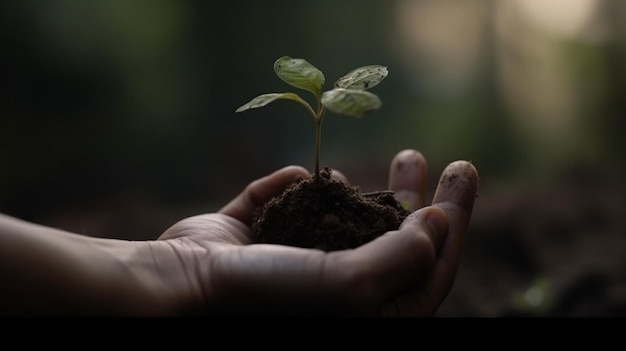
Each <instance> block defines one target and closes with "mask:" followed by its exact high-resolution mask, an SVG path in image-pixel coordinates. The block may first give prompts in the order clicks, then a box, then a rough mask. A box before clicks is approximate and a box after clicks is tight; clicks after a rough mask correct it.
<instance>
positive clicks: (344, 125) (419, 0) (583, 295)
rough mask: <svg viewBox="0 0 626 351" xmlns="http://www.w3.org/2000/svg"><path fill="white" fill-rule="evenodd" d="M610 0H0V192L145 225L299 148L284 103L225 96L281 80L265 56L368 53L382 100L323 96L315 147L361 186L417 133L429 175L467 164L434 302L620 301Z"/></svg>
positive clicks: (304, 128)
mask: <svg viewBox="0 0 626 351" xmlns="http://www.w3.org/2000/svg"><path fill="white" fill-rule="evenodd" d="M625 16H626V2H623V1H619V0H580V1H567V0H549V1H533V0H506V1H498V0H491V1H489V0H470V1H465V0H462V1H453V0H437V1H434V0H429V1H427V0H393V1H392V0H379V1H374V0H342V1H333V0H318V1H308V0H305V1H278V0H268V1H237V0H234V1H233V0H229V1H199V0H197V1H191V0H187V1H183V0H180V1H174V0H172V1H166V0H134V1H122V0H115V1H110V0H108V1H105V0H93V1H78V0H55V1H43V0H42V1H35V0H25V1H13V0H9V1H3V2H1V3H0V40H1V46H0V50H1V52H0V53H1V54H0V212H3V213H6V214H10V215H13V216H17V217H19V218H22V219H26V220H30V221H34V222H37V223H41V224H46V225H51V226H55V227H59V228H63V229H67V230H71V231H75V232H79V233H83V234H87V235H92V236H100V237H111V238H121V239H154V238H156V237H158V236H159V235H160V233H161V232H163V231H164V230H165V229H166V228H167V227H168V226H169V225H171V224H173V223H174V222H175V221H176V220H178V219H180V218H183V217H185V216H189V215H194V214H197V213H201V212H208V211H215V210H217V209H218V208H219V207H220V206H222V205H223V204H225V203H226V202H227V201H228V200H230V199H231V198H232V197H234V196H235V195H236V194H238V193H239V192H240V191H241V190H242V189H243V187H244V186H245V185H247V184H248V183H249V182H250V181H252V180H254V179H256V178H258V177H261V176H264V175H266V174H267V173H269V172H271V171H273V170H275V169H277V168H279V167H282V166H285V165H288V164H300V165H303V166H305V167H307V168H308V169H312V168H313V145H314V134H313V133H314V124H313V121H312V120H311V118H310V117H309V116H308V115H307V113H306V111H305V110H304V109H302V108H301V107H300V106H299V105H297V104H294V103H291V102H277V103H273V104H272V105H270V106H268V107H264V108H262V109H258V110H251V111H247V112H245V113H243V114H235V112H234V111H235V109H236V108H237V107H239V106H240V105H242V104H243V103H245V102H247V101H248V100H250V99H251V98H253V97H255V96H257V95H259V94H261V93H266V92H282V91H294V89H295V88H292V87H290V86H288V85H286V84H285V83H284V82H282V81H281V80H280V79H278V78H277V77H276V76H275V74H274V72H273V62H274V61H275V60H276V59H277V58H278V57H280V56H283V55H288V56H292V57H300V58H304V59H306V60H308V61H309V62H311V63H312V64H314V65H315V66H316V67H318V68H319V69H320V70H322V72H323V73H324V74H325V76H326V85H325V87H326V88H327V89H328V88H330V87H331V86H332V83H333V82H334V81H335V80H336V79H337V78H339V77H340V76H341V75H343V74H345V73H347V72H348V71H350V70H352V69H353V68H356V67H358V66H363V65H369V64H382V65H386V66H388V67H389V72H390V73H389V76H388V77H387V78H386V79H385V81H384V82H383V83H381V84H380V85H379V86H377V87H375V88H374V89H373V90H372V92H374V93H376V94H378V95H379V96H380V98H381V99H382V101H383V108H382V109H381V110H380V111H376V112H374V113H373V114H371V115H369V116H367V117H365V118H363V119H352V118H350V117H346V116H340V115H335V114H332V113H329V114H328V115H327V118H326V120H325V124H324V126H323V133H322V149H321V164H322V166H329V167H332V168H336V169H340V170H341V171H342V172H344V173H345V174H346V175H347V176H348V178H349V179H350V181H351V183H352V184H354V185H358V186H360V187H361V188H362V189H363V190H365V191H371V190H377V189H380V188H384V187H386V181H387V171H388V166H389V161H390V159H391V157H392V156H393V155H394V154H395V153H396V152H398V151H399V150H401V149H403V148H414V149H417V150H420V151H421V152H422V153H424V155H425V156H426V157H427V159H428V161H429V177H430V184H431V187H430V188H431V189H430V191H431V196H432V192H433V191H434V186H435V184H436V182H437V179H438V177H439V175H440V173H441V171H442V170H443V168H444V167H445V166H446V165H447V164H448V163H450V162H452V161H454V160H458V159H465V160H471V161H472V162H473V163H474V164H475V166H476V167H477V168H478V170H479V173H480V177H481V183H480V189H479V197H478V199H477V200H476V207H475V212H474V216H473V218H472V224H471V229H470V233H469V236H468V240H467V245H466V251H465V256H464V259H463V263H462V266H461V267H460V270H459V274H458V279H457V282H456V285H455V287H454V289H453V291H452V293H451V294H450V297H449V298H448V300H447V301H446V302H445V303H444V305H443V306H442V308H441V309H440V311H439V313H438V315H439V316H441V317H472V316H478V317H499V316H582V317H588V316H592V317H594V316H622V315H625V314H626V258H624V251H625V249H626V238H625V235H626V230H625V229H626V225H625V224H624V218H625V217H626V201H625V199H626V186H625V185H624V179H625V178H624V175H625V173H626V165H625V163H624V160H626V157H625V156H626V155H625V153H626V147H625V145H624V143H625V142H624V130H625V128H626V122H625V121H626V120H625V116H624V114H625V110H626V104H624V98H626V96H625V91H626V89H625V88H626V81H625V79H626V65H625V63H626V61H625V60H626V51H625V50H626V28H625V27H624V26H625V23H626V22H624V21H623V19H624V18H625ZM296 92H298V93H299V94H300V95H301V96H302V97H303V98H305V99H309V96H308V93H307V92H303V91H296Z"/></svg>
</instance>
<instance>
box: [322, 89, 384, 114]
mask: <svg viewBox="0 0 626 351" xmlns="http://www.w3.org/2000/svg"><path fill="white" fill-rule="evenodd" d="M322 104H324V106H326V108H328V109H329V110H331V111H333V112H335V113H339V114H344V115H348V116H352V117H357V118H360V117H363V116H364V115H366V114H367V113H369V112H372V111H374V110H377V109H379V108H380V107H381V106H382V102H381V101H380V99H379V98H378V96H376V95H375V94H372V93H370V92H369V91H365V90H359V89H344V88H335V89H332V90H328V91H326V92H324V94H322Z"/></svg>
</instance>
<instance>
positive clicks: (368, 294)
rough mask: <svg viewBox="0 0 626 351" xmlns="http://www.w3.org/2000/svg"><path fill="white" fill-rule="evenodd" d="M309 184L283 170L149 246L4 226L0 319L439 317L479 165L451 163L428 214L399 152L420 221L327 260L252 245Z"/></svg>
mask: <svg viewBox="0 0 626 351" xmlns="http://www.w3.org/2000/svg"><path fill="white" fill-rule="evenodd" d="M333 174H334V175H335V177H337V178H338V179H341V180H344V181H347V179H346V178H345V176H344V175H343V174H341V172H338V171H333ZM308 177H310V172H309V171H307V170H306V169H305V168H303V167H300V166H287V167H284V168H282V169H279V170H277V171H275V172H274V173H272V174H269V175H267V176H265V177H262V178H260V179H257V180H255V181H253V182H251V183H250V184H249V185H248V186H247V187H246V188H245V189H244V190H243V191H242V192H241V193H240V194H239V195H238V196H236V197H235V198H234V199H233V200H231V201H230V202H229V203H228V204H226V205H225V206H224V207H223V208H221V209H220V210H219V211H217V212H216V213H207V214H201V215H197V216H193V217H189V218H185V219H182V220H180V221H179V222H177V223H175V224H174V225H172V226H171V227H170V228H169V229H167V230H166V231H165V232H164V233H162V234H161V235H160V236H159V237H158V239H157V240H152V241H125V240H116V239H103V238H93V237H88V236H85V235H80V234H76V233H70V232H66V231H63V230H59V229H54V228H49V227H45V226H41V225H37V224H34V223H29V222H25V221H22V220H20V219H17V218H13V217H9V216H5V215H0V241H1V243H0V312H1V313H2V314H4V315H90V316H103V315H111V316H189V315H192V316H196V315H201V316H238V315H239V316H249V315H258V316H288V315H297V316H381V317H429V316H433V315H434V314H435V313H436V311H437V309H438V308H439V306H440V305H441V303H442V302H443V301H444V300H445V298H446V297H447V295H448V293H449V292H450V290H451V288H452V286H453V283H454V279H455V276H456V272H457V269H458V266H459V262H460V259H461V253H462V249H463V244H464V241H465V235H466V233H467V229H468V225H469V222H470V217H471V213H472V209H473V205H474V199H475V197H476V192H477V188H478V173H477V171H476V169H475V168H474V166H473V165H472V164H471V163H470V162H467V161H456V162H453V163H451V164H449V165H448V166H447V167H446V168H445V169H444V171H443V172H442V174H441V179H440V182H439V183H438V185H437V188H436V191H435V195H434V199H433V201H432V203H431V204H430V205H426V195H425V194H426V189H427V184H426V179H427V164H426V160H425V159H424V157H423V155H422V154H420V153H419V152H417V151H415V150H403V151H401V152H399V153H398V154H397V155H396V156H395V157H394V158H393V159H392V162H391V165H390V170H389V183H388V188H389V189H390V190H393V191H394V192H395V194H396V196H397V198H398V199H399V200H400V201H407V202H408V203H409V206H410V208H411V209H412V210H413V211H414V212H412V214H411V215H410V216H409V217H408V218H407V219H406V220H405V221H404V222H403V223H402V225H401V226H400V228H399V229H398V230H395V231H391V232H388V233H386V234H384V235H383V236H381V237H379V238H377V239H375V240H373V241H371V242H369V243H367V244H365V245H363V246H361V247H358V248H356V249H353V250H343V251H333V252H330V253H326V252H322V251H319V250H312V249H302V248H295V247H288V246H281V245H268V244H254V238H253V237H252V236H253V235H252V231H251V229H250V221H251V219H252V214H253V211H254V210H255V209H256V208H257V207H259V206H261V205H262V204H264V203H265V202H267V201H268V200H269V199H271V198H272V197H273V196H275V195H278V194H279V193H280V192H281V191H282V190H283V189H285V187H287V186H288V185H289V184H291V183H293V182H294V181H296V180H298V179H302V178H308Z"/></svg>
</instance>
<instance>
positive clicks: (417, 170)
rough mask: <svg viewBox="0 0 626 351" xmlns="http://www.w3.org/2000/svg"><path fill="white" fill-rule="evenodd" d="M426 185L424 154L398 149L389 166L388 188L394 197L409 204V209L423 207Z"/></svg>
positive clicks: (413, 209)
mask: <svg viewBox="0 0 626 351" xmlns="http://www.w3.org/2000/svg"><path fill="white" fill-rule="evenodd" d="M426 185H427V164H426V159H425V158H424V156H423V155H422V154H421V153H420V152H418V151H415V150H411V149H407V150H403V151H400V152H399V153H397V154H396V156H395V157H394V158H393V160H392V161H391V165H390V168H389V190H392V191H393V192H394V193H395V196H396V199H397V200H398V201H400V202H406V203H408V204H409V210H410V211H415V210H417V209H419V208H422V207H424V205H425V199H426Z"/></svg>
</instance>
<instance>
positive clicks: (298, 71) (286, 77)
mask: <svg viewBox="0 0 626 351" xmlns="http://www.w3.org/2000/svg"><path fill="white" fill-rule="evenodd" d="M274 72H276V75H277V76H278V77H279V78H280V79H282V80H283V81H285V82H286V83H287V84H290V85H292V86H294V87H296V88H298V89H303V90H307V91H310V92H311V93H313V95H315V98H316V99H318V100H319V99H320V96H321V94H322V86H323V85H324V80H325V78H324V74H323V73H322V72H321V71H320V70H319V69H317V68H316V67H315V66H313V65H312V64H310V63H308V62H307V61H306V60H303V59H298V58H291V57H289V56H283V57H281V58H279V59H278V60H276V62H274Z"/></svg>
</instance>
